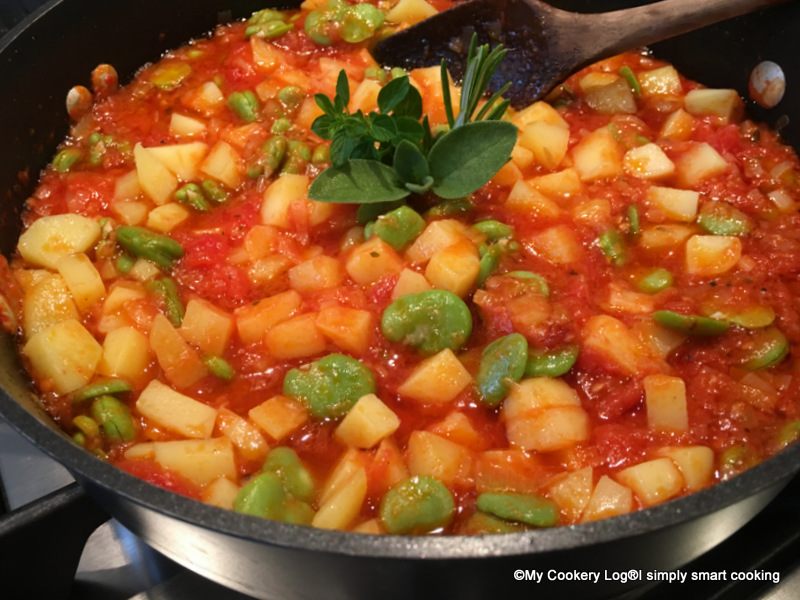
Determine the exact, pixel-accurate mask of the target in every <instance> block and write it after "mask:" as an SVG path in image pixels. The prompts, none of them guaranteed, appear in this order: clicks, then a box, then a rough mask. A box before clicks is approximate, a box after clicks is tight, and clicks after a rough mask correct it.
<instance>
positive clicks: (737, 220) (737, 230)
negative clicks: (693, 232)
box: [697, 202, 753, 235]
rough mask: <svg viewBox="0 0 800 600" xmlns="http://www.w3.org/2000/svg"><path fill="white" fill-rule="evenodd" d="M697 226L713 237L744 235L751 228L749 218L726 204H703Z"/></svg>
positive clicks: (751, 223) (751, 224)
mask: <svg viewBox="0 0 800 600" xmlns="http://www.w3.org/2000/svg"><path fill="white" fill-rule="evenodd" d="M697 224H698V225H699V226H700V228H701V229H703V230H705V231H706V232H707V233H710V234H713V235H746V234H747V233H749V232H750V230H751V229H752V228H753V222H752V220H751V219H750V217H748V216H747V215H746V214H745V213H743V212H742V211H740V210H739V209H738V208H735V207H733V206H731V205H730V204H728V203H727V202H707V203H705V204H703V206H702V207H701V208H700V213H699V214H698V215H697Z"/></svg>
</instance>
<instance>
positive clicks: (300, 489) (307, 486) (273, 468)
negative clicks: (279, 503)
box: [261, 446, 317, 502]
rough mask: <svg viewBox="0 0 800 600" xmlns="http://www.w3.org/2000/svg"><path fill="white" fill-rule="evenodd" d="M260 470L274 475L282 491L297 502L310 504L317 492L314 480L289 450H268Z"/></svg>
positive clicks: (284, 447)
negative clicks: (279, 481) (278, 480)
mask: <svg viewBox="0 0 800 600" xmlns="http://www.w3.org/2000/svg"><path fill="white" fill-rule="evenodd" d="M261 470H262V471H263V472H265V473H267V472H270V473H275V474H276V475H277V476H278V477H279V478H280V480H281V483H282V484H283V487H284V489H285V490H286V491H287V492H289V493H290V494H291V495H292V496H294V497H295V498H297V499H298V500H301V501H303V502H311V501H312V500H313V499H314V496H315V495H316V492H317V490H316V486H315V485H314V479H313V478H312V477H311V473H309V471H308V469H306V468H305V466H304V465H303V462H302V461H301V460H300V457H299V456H297V452H295V451H294V450H292V449H291V448H289V447H287V446H278V447H276V448H273V449H272V450H270V451H269V454H267V459H266V460H265V461H264V466H263V467H262V469H261Z"/></svg>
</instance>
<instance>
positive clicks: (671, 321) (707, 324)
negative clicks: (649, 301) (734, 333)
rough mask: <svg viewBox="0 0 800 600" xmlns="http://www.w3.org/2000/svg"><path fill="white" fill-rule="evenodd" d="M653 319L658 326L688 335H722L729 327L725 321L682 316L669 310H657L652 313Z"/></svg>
mask: <svg viewBox="0 0 800 600" xmlns="http://www.w3.org/2000/svg"><path fill="white" fill-rule="evenodd" d="M653 319H654V320H655V321H656V323H658V324H659V325H663V326H664V327H669V328H670V329H674V330H676V331H680V332H681V333H686V334H688V335H700V336H707V335H708V336H710V335H722V334H723V333H725V332H726V331H728V327H730V324H729V323H728V322H727V321H720V320H719V319H711V318H709V317H701V316H700V315H682V314H680V313H676V312H673V311H671V310H657V311H655V312H654V313H653Z"/></svg>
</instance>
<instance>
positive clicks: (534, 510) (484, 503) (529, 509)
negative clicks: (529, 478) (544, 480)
mask: <svg viewBox="0 0 800 600" xmlns="http://www.w3.org/2000/svg"><path fill="white" fill-rule="evenodd" d="M477 505H478V510H482V511H483V512H487V513H489V514H492V515H495V516H497V517H500V518H501V519H506V520H509V521H516V522H518V523H527V524H528V525H533V526H534V527H553V526H554V525H556V524H557V523H558V507H556V505H555V503H553V502H552V501H550V500H548V499H547V498H543V497H542V496H537V495H535V494H512V493H488V492H487V493H483V494H481V495H480V496H478V500H477Z"/></svg>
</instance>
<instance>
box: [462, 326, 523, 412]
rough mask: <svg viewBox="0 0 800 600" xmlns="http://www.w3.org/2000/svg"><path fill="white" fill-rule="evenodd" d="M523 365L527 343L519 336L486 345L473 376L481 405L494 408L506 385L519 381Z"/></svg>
mask: <svg viewBox="0 0 800 600" xmlns="http://www.w3.org/2000/svg"><path fill="white" fill-rule="evenodd" d="M527 362H528V341H527V340H526V339H525V336H524V335H522V334H521V333H511V334H509V335H506V336H504V337H501V338H498V339H496V340H494V341H493V342H492V343H491V344H489V345H488V346H486V348H484V350H483V352H482V353H481V362H480V366H479V367H478V374H477V375H476V376H475V383H476V385H477V386H478V392H479V393H480V395H481V398H482V399H483V402H484V404H488V405H489V406H494V405H496V404H498V403H499V402H500V401H501V400H503V398H505V397H506V395H507V394H508V391H509V387H510V384H511V383H512V382H515V381H519V380H520V379H522V376H523V375H524V374H525V365H526V364H527Z"/></svg>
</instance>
